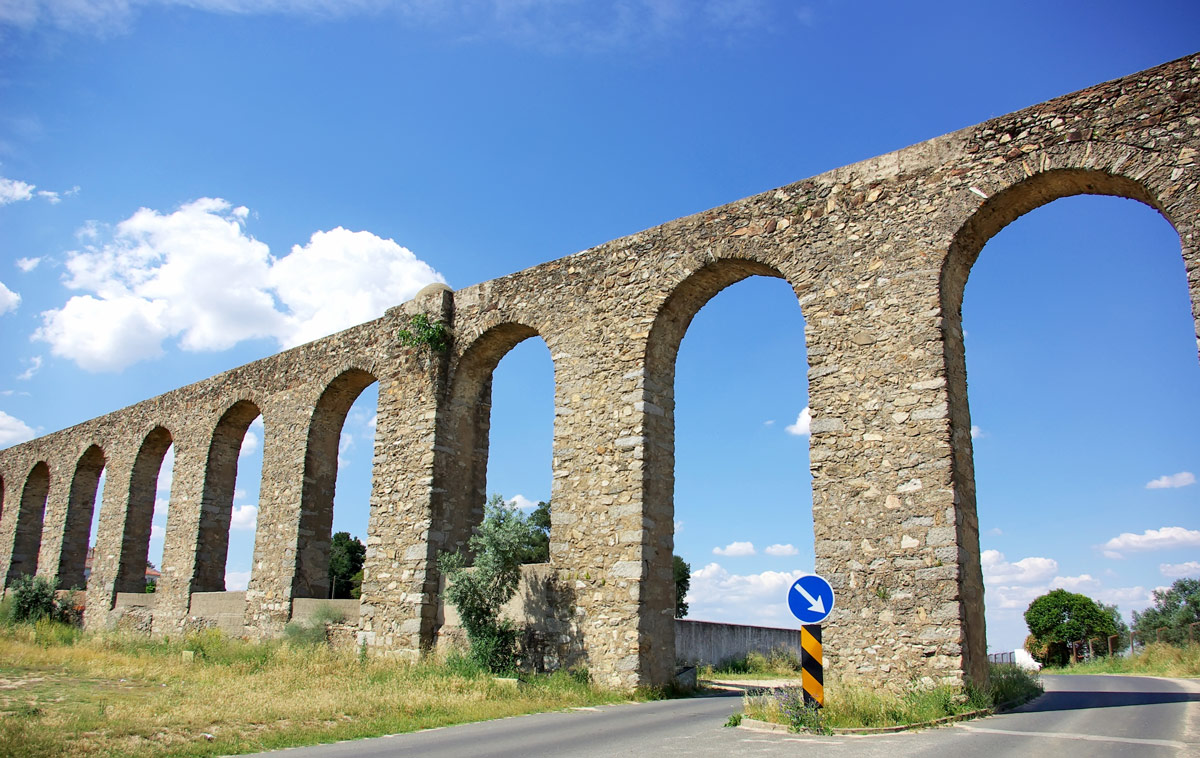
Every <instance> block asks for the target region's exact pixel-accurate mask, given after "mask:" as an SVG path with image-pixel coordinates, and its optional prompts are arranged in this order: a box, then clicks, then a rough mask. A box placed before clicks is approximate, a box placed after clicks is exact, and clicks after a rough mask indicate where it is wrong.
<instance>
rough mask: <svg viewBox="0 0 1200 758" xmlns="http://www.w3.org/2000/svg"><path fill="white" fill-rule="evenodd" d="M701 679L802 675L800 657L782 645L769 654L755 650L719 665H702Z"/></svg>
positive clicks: (767, 677) (792, 676)
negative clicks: (743, 656)
mask: <svg viewBox="0 0 1200 758" xmlns="http://www.w3.org/2000/svg"><path fill="white" fill-rule="evenodd" d="M697 673H698V674H699V676H700V678H701V679H721V678H737V679H778V678H781V677H783V678H795V677H797V676H799V675H800V658H799V657H798V656H797V655H796V653H795V651H793V650H791V649H789V648H785V647H780V648H776V649H774V650H772V651H771V652H770V653H769V654H767V655H763V654H762V653H758V652H753V653H750V654H748V655H747V656H746V657H745V658H731V659H729V660H726V661H724V662H722V663H721V664H720V665H718V666H715V667H714V666H710V665H706V666H701V667H700V670H699V672H697Z"/></svg>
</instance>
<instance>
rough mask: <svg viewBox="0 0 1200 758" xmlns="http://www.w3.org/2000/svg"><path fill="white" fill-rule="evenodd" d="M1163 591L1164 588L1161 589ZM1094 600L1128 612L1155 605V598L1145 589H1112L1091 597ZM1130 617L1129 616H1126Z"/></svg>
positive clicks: (1139, 587) (1101, 591)
mask: <svg viewBox="0 0 1200 758" xmlns="http://www.w3.org/2000/svg"><path fill="white" fill-rule="evenodd" d="M1159 589H1162V588H1159ZM1091 597H1092V598H1093V599H1094V600H1099V601H1100V602H1101V603H1106V604H1108V605H1119V606H1121V608H1122V609H1125V610H1127V611H1132V610H1139V611H1140V610H1142V609H1143V608H1149V607H1150V606H1151V605H1153V604H1154V596H1153V594H1151V591H1150V590H1148V589H1146V588H1145V587H1141V586H1138V587H1112V588H1110V589H1104V590H1100V591H1099V592H1096V593H1094V594H1092V595H1091ZM1126 615H1128V614H1126Z"/></svg>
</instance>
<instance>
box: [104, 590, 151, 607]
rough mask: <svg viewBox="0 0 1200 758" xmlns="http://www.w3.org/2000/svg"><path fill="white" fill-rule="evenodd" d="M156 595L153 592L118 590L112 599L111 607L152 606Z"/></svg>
mask: <svg viewBox="0 0 1200 758" xmlns="http://www.w3.org/2000/svg"><path fill="white" fill-rule="evenodd" d="M157 599H158V595H155V594H154V593H153V592H118V593H117V599H116V600H115V601H113V609H114V610H115V609H117V608H153V607H154V601H155V600H157Z"/></svg>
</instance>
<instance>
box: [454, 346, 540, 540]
mask: <svg viewBox="0 0 1200 758" xmlns="http://www.w3.org/2000/svg"><path fill="white" fill-rule="evenodd" d="M536 336H539V335H538V332H537V331H536V330H535V329H533V328H532V327H529V326H526V325H524V324H515V323H506V324H501V325H498V326H494V327H492V328H491V329H488V330H487V331H485V332H484V333H483V334H482V335H480V336H479V337H478V338H477V339H476V340H475V341H474V342H473V343H472V344H471V345H470V346H469V347H468V348H467V349H466V350H465V351H464V353H463V355H462V357H461V358H460V359H459V361H458V363H457V365H456V366H455V367H454V375H453V378H452V380H451V387H450V402H449V403H448V410H449V418H450V422H449V423H448V424H447V425H446V426H445V429H446V431H448V432H449V434H448V435H447V436H446V439H445V442H446V444H445V445H444V447H446V448H447V449H450V450H453V451H454V454H453V455H449V456H443V457H442V459H441V471H440V472H439V473H440V475H439V481H441V482H443V483H444V484H445V489H446V492H445V495H444V496H443V497H444V500H443V505H442V508H441V509H440V513H439V514H438V515H439V522H440V523H441V524H442V525H443V529H442V530H440V531H442V532H443V534H445V538H444V548H443V549H445V550H448V551H451V552H454V551H459V550H464V551H465V550H467V548H468V546H467V540H468V539H470V536H471V532H472V530H473V529H474V528H475V527H476V526H477V525H478V524H479V523H481V522H482V520H483V511H484V504H485V503H486V502H487V498H488V484H489V479H488V472H489V468H490V467H491V461H490V457H489V453H490V430H491V423H492V399H493V398H492V393H493V377H494V374H495V371H496V368H497V366H498V365H499V364H500V362H501V360H502V359H503V358H504V357H505V356H507V355H508V354H509V353H510V351H512V350H513V349H514V348H516V347H517V346H518V345H519V344H521V343H523V342H525V341H526V340H528V339H529V338H531V337H536ZM542 344H543V345H544V344H545V343H544V342H543V343H542ZM534 351H536V347H535V348H534ZM522 352H524V350H523V351H522ZM517 357H520V354H518V356H517ZM527 470H528V469H526V471H527ZM494 476H496V477H499V476H500V474H499V469H497V470H496V472H495V474H494ZM503 494H505V495H507V496H509V497H511V496H513V495H515V494H518V493H516V492H512V493H503ZM547 494H549V493H547Z"/></svg>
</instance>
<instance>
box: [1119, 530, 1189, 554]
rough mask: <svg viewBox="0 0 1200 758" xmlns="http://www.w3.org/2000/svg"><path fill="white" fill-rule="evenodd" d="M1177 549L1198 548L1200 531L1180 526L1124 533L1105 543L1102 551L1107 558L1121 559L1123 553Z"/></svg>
mask: <svg viewBox="0 0 1200 758" xmlns="http://www.w3.org/2000/svg"><path fill="white" fill-rule="evenodd" d="M1179 547H1200V531H1198V530H1195V529H1184V528H1183V527H1182V526H1164V527H1163V528H1162V529H1147V530H1146V531H1144V532H1142V533H1141V534H1132V533H1130V532H1125V533H1123V534H1121V535H1120V536H1118V537H1113V538H1112V539H1111V540H1109V541H1108V542H1105V543H1104V545H1103V546H1102V549H1103V550H1104V555H1105V556H1107V557H1109V558H1121V557H1122V554H1123V553H1125V552H1131V551H1139V550H1169V549H1172V548H1179Z"/></svg>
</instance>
